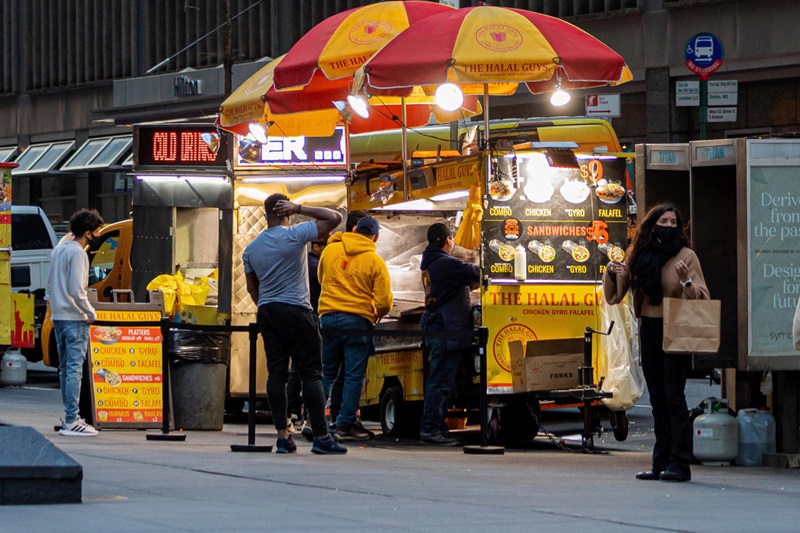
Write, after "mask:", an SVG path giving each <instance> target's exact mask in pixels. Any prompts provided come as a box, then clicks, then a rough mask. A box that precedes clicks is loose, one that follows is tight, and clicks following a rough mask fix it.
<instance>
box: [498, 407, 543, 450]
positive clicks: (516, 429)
mask: <svg viewBox="0 0 800 533" xmlns="http://www.w3.org/2000/svg"><path fill="white" fill-rule="evenodd" d="M540 414H541V409H540V407H539V401H538V400H536V399H528V398H526V397H524V396H522V397H517V396H513V397H510V398H509V401H508V403H507V404H506V405H505V406H504V407H503V408H502V411H501V413H500V437H501V438H502V439H503V442H506V443H509V442H522V441H529V440H533V439H535V438H536V435H537V434H538V433H539V416H540Z"/></svg>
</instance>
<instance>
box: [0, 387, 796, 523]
mask: <svg viewBox="0 0 800 533" xmlns="http://www.w3.org/2000/svg"><path fill="white" fill-rule="evenodd" d="M32 377H33V379H32V380H30V381H29V382H28V383H27V384H26V385H24V386H22V387H5V388H0V422H1V423H5V424H12V425H25V426H31V427H33V428H34V429H36V430H37V431H39V432H40V433H41V434H42V435H44V436H45V437H46V438H48V439H50V440H51V441H52V442H53V443H54V444H55V445H56V446H57V447H59V448H60V449H61V450H63V451H64V452H65V453H67V454H68V455H69V456H71V457H72V458H73V459H75V460H76V461H77V462H79V463H80V464H81V465H82V466H83V469H84V480H83V503H82V504H72V505H37V506H6V507H3V508H2V509H1V510H0V531H3V532H4V533H5V532H39V531H42V532H45V531H82V532H83V531H85V532H94V531H98V532H100V531H102V532H113V531H126V532H168V531H169V532H171V531H242V532H247V531H265V530H268V531H271V530H291V529H295V530H303V531H348V532H353V531H397V532H400V531H402V532H423V531H459V532H472V531H475V532H478V531H564V530H578V529H581V530H591V531H598V532H604V531H609V532H611V531H614V532H627V531H676V532H677V531H681V532H683V531H692V532H711V531H720V532H723V531H724V532H727V533H730V532H740V531H741V532H745V531H748V532H751V531H770V532H781V531H787V532H788V531H798V530H799V529H800V526H798V523H797V516H798V514H797V502H798V501H800V472H798V471H797V470H777V469H770V468H762V467H710V466H700V465H697V466H694V467H693V480H692V481H691V482H689V483H681V484H674V483H668V482H661V481H639V480H636V479H635V478H634V474H635V473H636V472H637V471H639V470H644V469H646V468H647V467H648V466H649V464H650V457H649V456H650V447H651V446H652V430H651V429H650V426H651V425H652V424H651V423H649V422H648V420H649V410H648V409H647V408H646V407H643V406H646V401H647V399H646V397H645V398H643V399H642V401H641V402H640V404H641V406H637V407H634V408H633V409H632V410H631V411H630V412H629V416H630V421H631V431H630V434H629V437H628V439H627V440H626V441H625V442H617V441H615V440H614V438H613V436H611V434H610V433H606V434H604V435H603V436H602V437H600V438H596V439H595V444H596V446H597V448H598V451H599V452H600V453H594V454H588V453H579V452H578V451H577V449H576V448H575V447H568V448H567V449H563V448H560V447H558V446H556V445H554V444H553V443H552V442H551V441H550V440H549V439H547V438H546V437H545V436H543V435H541V434H540V436H539V437H537V439H535V440H534V441H533V442H532V443H530V444H529V445H526V446H524V447H522V448H515V449H511V448H509V449H506V452H505V454H504V455H497V456H493V455H466V454H464V453H463V452H462V450H461V449H459V448H429V447H424V446H421V445H419V444H417V443H416V442H413V441H402V440H400V441H392V440H387V439H382V438H379V439H377V440H375V441H373V442H369V443H364V444H361V445H351V446H350V448H349V453H348V454H347V455H345V456H336V457H334V456H316V455H313V454H311V453H310V443H307V442H305V441H303V440H302V439H298V441H297V442H298V447H299V449H298V451H297V453H296V454H292V455H277V454H275V453H271V454H259V453H233V452H231V451H230V445H231V444H246V443H247V436H246V432H247V428H246V426H245V425H240V424H226V425H225V427H224V429H223V431H221V432H199V431H198V432H188V435H187V439H186V441H185V442H159V441H148V440H146V438H145V434H146V432H145V431H136V430H105V431H102V432H101V433H100V435H99V436H97V437H94V438H74V437H73V438H70V437H62V436H59V435H58V434H57V433H55V432H54V431H53V425H54V424H55V423H57V422H58V417H59V416H60V413H61V399H60V393H59V391H58V389H57V388H55V386H54V385H53V383H52V382H51V381H49V380H47V379H39V378H38V377H37V376H35V375H34V376H32ZM718 390H719V388H718V387H709V386H708V385H707V384H705V383H704V382H696V381H692V383H691V384H690V386H689V403H690V405H692V404H696V403H697V402H699V401H700V400H701V399H703V398H705V397H707V396H718V395H719V392H718ZM605 423H606V424H607V421H606V422H605ZM544 424H545V427H546V428H547V429H549V430H550V431H552V432H553V433H555V434H558V435H559V436H563V435H565V434H569V433H570V432H578V431H579V430H580V427H581V421H580V417H579V416H578V415H576V414H574V413H570V412H568V411H563V412H561V413H555V412H553V413H547V414H546V416H545V419H544ZM462 436H463V437H465V438H467V439H468V440H472V441H475V440H476V439H477V432H475V431H469V430H468V431H466V432H465V433H464V434H463V435H462ZM554 440H558V439H554ZM274 441H275V432H274V429H272V427H271V426H269V425H267V424H262V425H259V426H258V433H257V444H274ZM0 448H2V443H0Z"/></svg>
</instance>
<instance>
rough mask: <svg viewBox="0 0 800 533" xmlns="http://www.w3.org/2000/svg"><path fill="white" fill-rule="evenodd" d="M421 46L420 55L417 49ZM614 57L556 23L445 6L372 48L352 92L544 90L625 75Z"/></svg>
mask: <svg viewBox="0 0 800 533" xmlns="http://www.w3.org/2000/svg"><path fill="white" fill-rule="evenodd" d="M421 50H422V51H424V52H423V53H420V52H421ZM632 78H633V77H632V75H631V72H630V70H629V69H628V67H627V66H626V65H625V61H624V60H623V58H622V56H620V55H619V54H617V53H616V52H614V51H613V50H612V49H611V48H609V47H608V46H606V45H605V44H603V43H602V42H600V41H599V40H597V39H596V38H594V37H592V36H591V35H589V34H588V33H586V32H585V31H583V30H581V29H580V28H578V27H576V26H573V25H572V24H569V23H568V22H565V21H563V20H560V19H557V18H554V17H549V16H547V15H542V14H539V13H534V12H531V11H526V10H522V9H512V8H504V7H496V6H479V7H471V8H462V9H457V10H449V11H445V12H443V13H440V14H438V15H434V16H431V17H428V18H426V19H424V20H421V21H419V22H417V23H416V24H414V25H413V26H411V27H410V28H408V29H407V30H405V31H404V32H402V33H401V34H400V35H398V36H397V37H395V38H394V39H392V40H391V41H390V42H389V43H387V44H386V45H385V46H384V47H383V48H382V49H381V50H379V51H378V52H376V53H375V54H374V55H373V56H372V58H371V59H369V61H367V62H366V63H365V64H364V66H363V67H362V69H360V70H359V72H358V73H357V74H356V83H355V85H356V87H355V89H362V88H364V89H366V90H367V92H368V93H369V94H393V95H398V96H399V95H402V94H404V93H405V91H407V90H408V88H410V87H414V86H438V85H440V84H442V83H445V82H448V81H451V82H455V83H457V84H458V85H460V86H461V87H462V90H463V92H464V93H465V94H483V93H484V91H485V90H486V89H488V94H498V95H505V94H513V93H514V92H516V89H517V86H518V84H519V83H525V84H526V85H527V86H528V88H529V89H530V91H531V92H533V93H541V92H546V91H548V90H550V89H552V88H554V87H555V85H556V83H559V84H560V86H561V87H562V88H563V89H565V90H568V89H571V88H585V87H598V86H602V85H608V84H612V85H615V84H619V83H624V82H626V81H630V80H631V79H632Z"/></svg>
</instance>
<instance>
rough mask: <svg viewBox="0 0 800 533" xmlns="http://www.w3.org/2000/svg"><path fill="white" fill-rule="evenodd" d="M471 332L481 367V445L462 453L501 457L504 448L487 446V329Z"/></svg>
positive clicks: (467, 447)
mask: <svg viewBox="0 0 800 533" xmlns="http://www.w3.org/2000/svg"><path fill="white" fill-rule="evenodd" d="M473 331H474V334H475V337H474V339H475V341H476V342H474V344H473V347H474V349H475V350H476V351H477V353H478V357H479V361H480V365H481V371H480V376H481V378H480V381H481V385H480V387H481V390H480V391H479V406H480V410H481V445H480V446H464V453H467V454H476V455H477V454H484V455H502V454H504V453H505V448H504V447H502V446H489V435H488V433H489V399H488V398H487V392H486V390H487V388H488V386H489V378H488V375H487V370H486V344H487V342H488V341H489V329H488V328H487V327H485V326H481V327H476V328H475V329H474V330H473Z"/></svg>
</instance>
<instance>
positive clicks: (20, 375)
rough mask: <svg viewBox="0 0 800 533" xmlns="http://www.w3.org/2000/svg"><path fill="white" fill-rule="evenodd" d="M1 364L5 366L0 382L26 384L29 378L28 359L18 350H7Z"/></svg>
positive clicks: (4, 383) (0, 375)
mask: <svg viewBox="0 0 800 533" xmlns="http://www.w3.org/2000/svg"><path fill="white" fill-rule="evenodd" d="M0 365H2V368H3V371H2V373H0V383H2V384H3V385H24V384H25V382H26V381H27V380H28V360H27V359H25V356H24V355H22V354H21V353H19V352H18V351H16V350H9V351H7V352H6V353H5V355H3V359H2V362H1V363H0Z"/></svg>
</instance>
